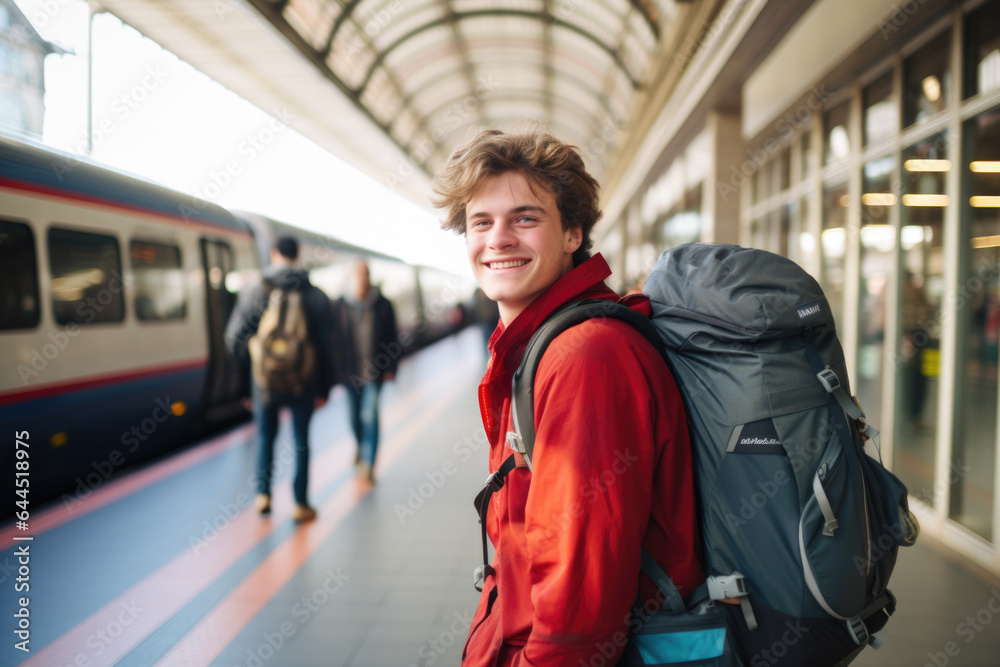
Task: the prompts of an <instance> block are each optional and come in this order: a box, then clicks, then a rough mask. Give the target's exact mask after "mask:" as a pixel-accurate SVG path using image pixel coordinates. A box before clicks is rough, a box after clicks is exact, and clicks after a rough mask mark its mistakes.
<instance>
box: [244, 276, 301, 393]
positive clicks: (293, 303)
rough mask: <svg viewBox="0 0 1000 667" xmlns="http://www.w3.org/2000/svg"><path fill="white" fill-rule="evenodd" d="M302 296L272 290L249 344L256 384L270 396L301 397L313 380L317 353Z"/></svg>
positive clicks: (251, 366) (292, 292) (295, 291)
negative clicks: (310, 337)
mask: <svg viewBox="0 0 1000 667" xmlns="http://www.w3.org/2000/svg"><path fill="white" fill-rule="evenodd" d="M302 297H303V295H302V292H300V291H298V290H288V289H282V288H279V287H271V289H270V293H269V295H268V298H267V307H266V309H265V310H264V314H263V315H261V318H260V324H259V325H258V326H257V333H256V334H254V335H253V336H252V337H251V338H250V340H249V341H248V348H249V351H250V368H251V371H252V372H253V377H254V381H255V382H256V383H257V386H259V387H260V388H261V389H263V390H264V391H266V392H267V393H268V394H270V395H274V394H280V395H291V396H299V395H301V394H302V392H303V391H304V389H305V387H306V385H307V384H308V383H309V381H310V379H311V377H312V373H313V366H314V365H315V364H314V359H315V352H314V350H313V345H312V343H311V342H310V340H309V327H308V321H307V319H306V312H305V307H304V304H303V302H302Z"/></svg>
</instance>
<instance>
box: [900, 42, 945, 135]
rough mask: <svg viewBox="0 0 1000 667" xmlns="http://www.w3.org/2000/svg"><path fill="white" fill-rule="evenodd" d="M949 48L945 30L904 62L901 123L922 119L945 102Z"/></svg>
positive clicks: (932, 113)
mask: <svg viewBox="0 0 1000 667" xmlns="http://www.w3.org/2000/svg"><path fill="white" fill-rule="evenodd" d="M950 48H951V33H948V32H945V33H944V34H943V35H941V36H940V37H938V38H937V39H935V40H934V41H933V42H931V43H930V44H928V45H927V46H925V47H924V48H922V49H921V50H919V51H917V52H916V53H914V54H913V55H912V56H910V57H909V58H907V59H906V61H905V62H904V63H903V96H904V105H903V108H904V114H903V125H907V126H908V125H913V124H914V123H919V122H921V121H924V120H926V119H927V118H929V117H930V116H933V115H934V114H936V113H937V112H939V111H943V110H944V108H945V107H946V106H947V105H948V97H949V95H950V93H951V77H950V76H948V52H949V50H950Z"/></svg>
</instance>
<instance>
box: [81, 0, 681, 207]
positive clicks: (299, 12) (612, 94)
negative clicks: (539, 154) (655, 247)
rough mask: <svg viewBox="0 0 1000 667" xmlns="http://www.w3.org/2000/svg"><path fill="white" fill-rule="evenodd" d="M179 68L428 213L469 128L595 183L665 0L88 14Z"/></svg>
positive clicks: (396, 0)
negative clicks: (581, 168)
mask: <svg viewBox="0 0 1000 667" xmlns="http://www.w3.org/2000/svg"><path fill="white" fill-rule="evenodd" d="M96 4H97V6H98V8H99V9H100V10H106V11H109V12H111V13H113V14H115V15H116V16H118V17H119V18H120V19H122V21H124V22H125V23H127V24H129V25H131V26H133V27H135V28H136V29H137V30H139V31H140V32H142V33H143V34H145V35H147V36H148V37H150V38H151V39H153V40H154V41H156V42H158V43H159V44H161V45H162V46H163V47H164V48H166V49H168V50H170V51H172V52H173V53H175V54H176V55H177V56H178V57H180V58H182V59H183V60H186V61H188V62H190V63H191V64H192V65H194V66H195V67H196V68H198V69H200V70H202V71H204V72H205V73H207V74H208V75H209V76H211V77H212V78H214V79H216V80H217V81H219V82H220V83H222V84H223V85H225V86H227V87H228V88H230V89H232V90H233V91H235V92H236V93H238V94H240V95H241V96H243V97H244V98H246V99H248V100H249V101H250V102H252V103H254V104H256V105H257V106H259V107H261V108H262V109H264V110H265V111H270V112H273V113H278V112H279V111H281V110H283V112H282V117H287V118H291V119H292V120H291V121H290V124H291V125H292V126H293V127H294V128H295V129H296V130H297V131H299V132H301V133H302V134H304V135H306V136H307V137H309V138H311V139H312V140H314V141H315V142H316V143H318V144H320V145H321V146H324V147H325V148H327V149H329V150H331V152H333V153H335V154H337V155H339V156H340V157H341V158H343V159H344V160H346V161H348V162H350V163H351V164H354V165H355V166H357V167H358V168H360V169H361V170H362V171H364V172H366V173H368V174H369V175H371V176H373V177H374V178H376V179H377V180H380V181H382V182H384V183H386V184H387V185H390V186H391V187H393V188H394V189H396V190H398V191H400V192H401V194H404V195H405V196H408V197H409V198H411V199H412V200H414V201H415V202H417V203H419V204H421V205H422V206H425V207H426V206H427V194H428V189H427V185H428V183H429V180H430V177H431V175H432V174H433V173H434V171H435V170H436V169H437V167H439V166H440V165H441V164H442V163H443V162H444V160H445V159H447V157H448V155H449V154H450V153H451V151H452V150H453V149H454V148H455V147H457V146H458V145H459V144H460V143H461V142H462V141H463V140H464V139H465V138H466V137H468V136H469V135H470V134H471V133H473V132H474V131H475V130H476V129H480V128H500V129H505V128H506V129H512V128H523V127H525V126H526V125H528V126H530V125H532V124H536V125H537V126H538V127H540V128H544V129H545V130H546V131H549V132H551V133H552V134H555V135H556V136H558V137H559V138H561V139H563V140H565V141H568V142H569V143H572V144H574V145H576V146H579V147H581V148H582V149H584V153H585V156H586V159H587V162H588V168H589V169H591V171H592V172H593V173H594V174H595V176H597V177H598V179H599V180H600V178H601V176H602V174H603V173H604V172H605V170H606V169H607V168H608V162H609V161H610V160H612V159H613V156H614V151H613V149H612V147H611V146H612V144H613V143H614V140H615V139H616V138H617V137H618V136H619V135H620V134H621V133H622V132H625V131H628V128H629V127H630V120H631V119H632V118H633V117H634V116H635V112H636V110H635V108H634V107H635V105H636V103H637V99H638V97H637V96H638V94H639V93H640V91H642V90H643V89H644V88H646V87H648V86H649V83H650V78H651V77H653V76H655V75H656V71H657V68H656V67H655V66H654V65H655V63H656V62H657V59H659V60H660V61H661V62H662V61H663V59H664V56H663V53H662V51H663V41H664V40H663V34H664V32H665V31H667V29H668V27H669V26H670V24H671V22H672V21H676V20H679V19H680V18H681V17H683V16H686V15H687V13H688V12H690V11H693V8H694V7H696V6H697V5H699V4H700V3H697V2H695V3H688V2H677V1H676V0H173V1H172V2H162V0H98V2H97V3H96Z"/></svg>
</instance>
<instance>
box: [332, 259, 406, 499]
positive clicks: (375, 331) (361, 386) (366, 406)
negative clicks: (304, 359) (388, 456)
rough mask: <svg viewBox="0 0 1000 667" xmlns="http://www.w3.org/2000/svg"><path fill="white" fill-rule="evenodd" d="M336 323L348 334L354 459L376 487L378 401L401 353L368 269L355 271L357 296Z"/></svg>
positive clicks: (388, 307)
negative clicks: (354, 446) (355, 451)
mask: <svg viewBox="0 0 1000 667" xmlns="http://www.w3.org/2000/svg"><path fill="white" fill-rule="evenodd" d="M336 311H337V312H336V318H337V321H338V323H340V325H341V327H343V328H344V329H346V330H347V331H348V332H349V335H348V336H345V338H348V339H349V340H350V344H351V350H352V353H351V354H350V355H349V356H350V358H349V359H348V368H347V369H346V374H345V377H346V378H347V382H346V384H347V399H348V403H349V406H350V411H351V428H352V429H353V430H354V437H355V439H356V440H357V443H358V451H357V455H356V456H355V463H356V465H357V470H358V477H359V478H360V479H362V480H364V481H366V482H368V483H374V481H375V475H374V472H373V470H374V467H375V453H376V452H377V450H378V437H379V435H378V432H379V427H378V397H379V393H380V392H381V391H382V383H383V382H385V381H389V380H392V379H393V378H394V377H395V376H396V366H397V365H398V363H399V356H400V354H401V353H402V346H401V345H400V343H399V333H398V331H397V330H396V314H395V312H394V311H393V308H392V304H391V303H389V300H388V299H386V298H385V297H384V296H382V293H381V292H380V291H379V289H378V287H376V286H374V285H372V283H371V273H370V272H369V269H368V264H366V263H365V262H364V261H360V262H358V263H357V265H356V266H355V273H354V291H353V292H352V293H350V294H349V295H347V296H345V297H344V298H342V299H340V300H339V301H338V302H337V308H336Z"/></svg>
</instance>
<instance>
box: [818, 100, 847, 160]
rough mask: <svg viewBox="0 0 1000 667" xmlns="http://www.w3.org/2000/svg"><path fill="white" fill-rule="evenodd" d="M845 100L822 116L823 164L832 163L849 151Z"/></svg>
mask: <svg viewBox="0 0 1000 667" xmlns="http://www.w3.org/2000/svg"><path fill="white" fill-rule="evenodd" d="M847 113H848V106H847V102H844V103H843V104H841V105H840V106H836V107H834V108H832V109H830V110H829V111H827V112H826V114H825V115H824V116H823V144H824V145H823V164H832V163H834V162H838V161H840V160H843V159H844V158H846V157H847V155H848V153H850V152H851V140H850V135H849V134H848V133H847Z"/></svg>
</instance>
